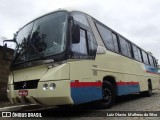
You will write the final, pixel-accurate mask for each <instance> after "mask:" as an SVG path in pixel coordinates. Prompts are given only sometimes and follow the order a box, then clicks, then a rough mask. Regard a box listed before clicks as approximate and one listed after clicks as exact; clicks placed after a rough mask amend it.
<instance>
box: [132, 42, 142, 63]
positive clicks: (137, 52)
mask: <svg viewBox="0 0 160 120" xmlns="http://www.w3.org/2000/svg"><path fill="white" fill-rule="evenodd" d="M132 48H133V54H134V58H135V59H136V60H138V61H140V62H142V58H141V52H140V50H139V48H137V47H136V46H135V45H132Z"/></svg>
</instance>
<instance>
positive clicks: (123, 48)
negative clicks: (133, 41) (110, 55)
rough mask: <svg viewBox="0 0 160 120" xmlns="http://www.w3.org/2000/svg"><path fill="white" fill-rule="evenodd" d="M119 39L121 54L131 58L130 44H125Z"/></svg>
mask: <svg viewBox="0 0 160 120" xmlns="http://www.w3.org/2000/svg"><path fill="white" fill-rule="evenodd" d="M119 39H120V45H121V51H122V54H123V55H125V56H128V57H130V58H131V57H132V55H131V45H130V43H129V42H127V41H126V40H125V39H124V38H122V37H119Z"/></svg>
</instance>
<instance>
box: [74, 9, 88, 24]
mask: <svg viewBox="0 0 160 120" xmlns="http://www.w3.org/2000/svg"><path fill="white" fill-rule="evenodd" d="M72 16H73V18H74V20H76V21H78V22H79V23H81V24H83V25H85V26H87V27H89V24H88V21H87V18H86V16H85V15H84V14H83V13H80V12H72Z"/></svg>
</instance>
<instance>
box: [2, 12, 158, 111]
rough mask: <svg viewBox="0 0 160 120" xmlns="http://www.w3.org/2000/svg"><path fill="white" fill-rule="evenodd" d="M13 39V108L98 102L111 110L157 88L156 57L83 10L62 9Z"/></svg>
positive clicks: (35, 21) (10, 93)
mask: <svg viewBox="0 0 160 120" xmlns="http://www.w3.org/2000/svg"><path fill="white" fill-rule="evenodd" d="M13 41H14V42H16V49H15V54H14V58H13V60H12V64H11V74H10V75H9V80H8V89H7V93H8V98H9V100H10V101H11V102H12V103H13V104H17V103H24V104H25V103H34V104H40V105H73V104H82V103H87V102H91V101H100V104H99V105H100V106H103V107H105V108H109V107H111V106H112V105H113V104H114V102H115V99H116V96H122V95H128V94H132V93H142V94H144V95H146V96H151V95H152V90H154V89H157V88H158V87H159V79H160V78H159V74H158V67H157V61H156V59H155V57H154V56H152V55H151V54H149V53H147V52H146V51H145V50H143V49H141V48H140V47H138V46H137V45H136V44H134V43H132V42H131V41H129V40H128V39H126V38H125V37H123V36H122V35H120V34H118V33H117V32H115V31H114V30H112V29H111V28H109V27H107V26H106V25H104V24H103V23H101V22H99V21H98V20H96V19H94V18H93V17H91V16H89V15H88V14H85V13H83V12H80V11H74V10H58V11H54V12H52V13H49V14H46V15H43V16H41V17H39V18H37V19H34V20H32V21H31V22H29V23H28V24H26V25H25V26H24V27H22V28H21V29H20V30H19V31H18V32H17V35H15V37H14V39H13ZM5 42H8V41H4V43H5ZM4 48H6V44H5V46H4Z"/></svg>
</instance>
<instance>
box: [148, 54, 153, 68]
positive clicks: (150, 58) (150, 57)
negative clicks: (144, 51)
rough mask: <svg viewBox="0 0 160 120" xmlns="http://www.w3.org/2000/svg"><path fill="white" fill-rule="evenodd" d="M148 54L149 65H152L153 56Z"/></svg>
mask: <svg viewBox="0 0 160 120" xmlns="http://www.w3.org/2000/svg"><path fill="white" fill-rule="evenodd" d="M148 56H149V63H150V65H151V66H154V62H153V58H152V56H151V55H148Z"/></svg>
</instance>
